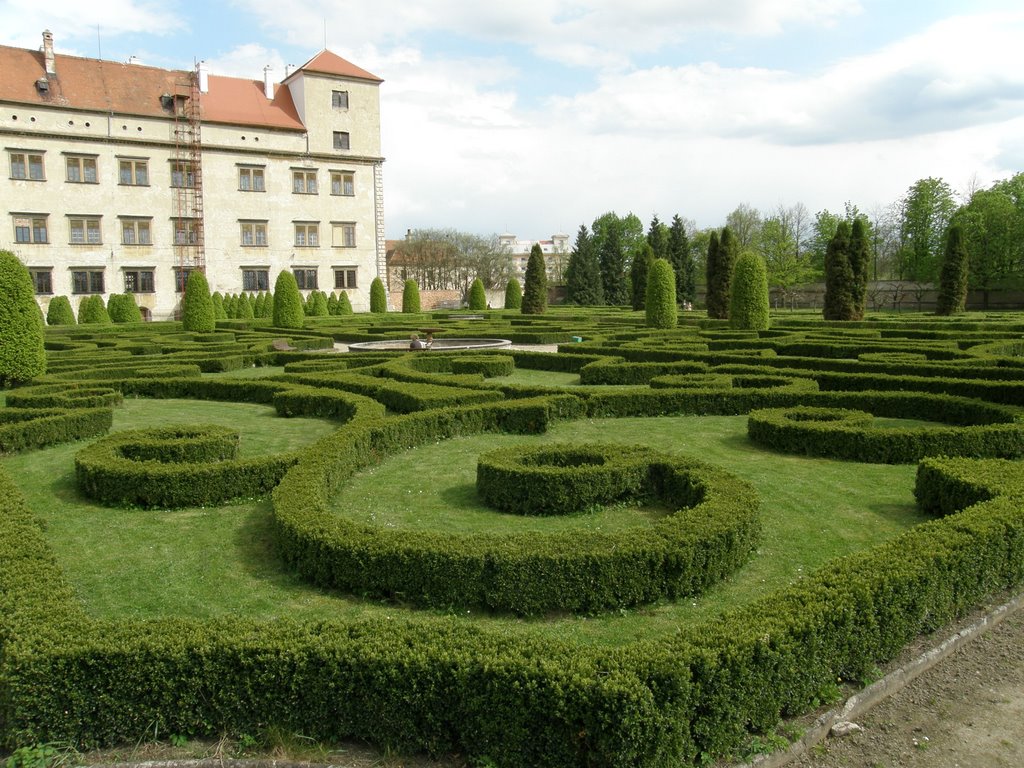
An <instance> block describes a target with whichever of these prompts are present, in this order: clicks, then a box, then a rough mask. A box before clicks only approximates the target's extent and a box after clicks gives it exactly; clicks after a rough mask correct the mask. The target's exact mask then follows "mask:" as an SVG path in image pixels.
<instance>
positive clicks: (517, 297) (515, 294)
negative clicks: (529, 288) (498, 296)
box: [505, 277, 523, 309]
mask: <svg viewBox="0 0 1024 768" xmlns="http://www.w3.org/2000/svg"><path fill="white" fill-rule="evenodd" d="M522 306H523V289H522V287H521V286H520V285H519V281H518V280H516V279H515V278H514V277H510V278H509V280H508V283H507V284H506V285H505V309H520V308H521V307H522Z"/></svg>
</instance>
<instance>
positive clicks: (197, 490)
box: [75, 425, 298, 508]
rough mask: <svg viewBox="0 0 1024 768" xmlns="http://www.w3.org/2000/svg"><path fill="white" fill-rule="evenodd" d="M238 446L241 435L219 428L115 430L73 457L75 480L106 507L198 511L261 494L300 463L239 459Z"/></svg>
mask: <svg viewBox="0 0 1024 768" xmlns="http://www.w3.org/2000/svg"><path fill="white" fill-rule="evenodd" d="M237 446H238V434H237V432H235V431H234V430H232V429H229V428H227V427H220V426H216V425H195V426H189V427H166V428H163V429H145V430H130V431H123V432H115V433H114V434H113V435H110V436H108V437H105V438H102V439H100V440H97V441H96V442H95V443H93V444H92V445H90V446H88V447H86V448H83V449H82V450H80V451H79V452H78V453H77V454H76V455H75V479H76V481H77V483H78V488H79V490H80V491H81V492H82V493H84V494H85V495H86V496H88V497H89V498H92V499H96V500H97V501H100V502H102V503H104V504H111V505H127V506H140V507H147V508H151V507H165V508H166V507H198V506H206V505H211V504H220V503H222V502H224V501H228V500H230V499H236V498H242V497H253V496H262V495H263V494H265V493H267V492H268V491H270V490H271V489H272V488H273V487H274V486H276V485H277V484H278V482H280V480H281V478H282V477H283V476H284V473H285V472H286V471H287V470H288V468H289V467H291V466H292V465H293V464H295V462H296V461H297V460H298V456H297V455H296V454H294V453H285V454H280V455H276V456H259V457H253V458H248V459H236V458H235V454H236V452H237Z"/></svg>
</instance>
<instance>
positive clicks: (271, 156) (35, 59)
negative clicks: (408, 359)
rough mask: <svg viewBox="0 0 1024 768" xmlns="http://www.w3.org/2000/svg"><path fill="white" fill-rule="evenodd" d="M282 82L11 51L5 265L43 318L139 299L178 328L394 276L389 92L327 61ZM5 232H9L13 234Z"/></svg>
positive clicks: (2, 163) (356, 298)
mask: <svg viewBox="0 0 1024 768" xmlns="http://www.w3.org/2000/svg"><path fill="white" fill-rule="evenodd" d="M284 74H285V77H284V79H283V81H281V82H280V83H275V82H273V81H272V78H271V75H270V71H269V68H268V69H267V70H265V71H264V72H263V76H262V78H257V79H252V80H250V79H244V78H236V77H220V76H217V75H214V74H211V73H209V72H208V71H207V70H206V67H205V65H203V64H200V65H199V66H198V67H197V69H196V70H195V71H192V72H189V71H179V70H166V69H159V68H156V67H148V66H142V65H140V64H136V63H134V62H129V63H121V62H111V61H104V60H100V59H89V58H81V57H77V56H65V55H61V54H57V53H55V52H54V45H53V36H52V35H51V34H50V33H49V32H44V33H43V45H42V47H41V48H40V49H39V50H38V51H33V50H25V49H20V48H12V47H7V46H0V249H5V250H10V251H13V252H14V253H15V254H16V255H17V256H18V257H19V258H20V259H21V260H22V262H23V263H24V264H25V266H27V267H28V268H29V271H30V273H31V274H32V278H33V281H34V283H35V290H36V296H37V299H38V300H39V303H40V306H42V308H43V310H44V311H45V310H46V308H47V306H48V304H49V301H50V299H51V297H53V296H59V295H66V296H69V297H70V298H71V302H72V306H73V307H75V308H77V306H78V304H79V303H80V301H81V299H82V298H84V297H85V296H87V295H93V294H100V295H102V296H103V297H104V299H105V300H106V299H107V298H108V297H109V295H110V294H113V293H122V292H128V293H132V294H134V295H135V298H136V301H137V303H138V304H139V306H140V307H141V308H142V310H143V314H144V316H145V317H147V318H152V319H158V320H163V319H167V318H170V317H173V316H174V315H175V313H176V312H177V311H178V309H179V307H180V299H181V295H182V290H183V287H184V284H185V280H186V278H187V276H188V274H189V273H190V272H191V271H194V270H203V271H204V272H205V273H206V277H207V281H208V282H209V284H210V290H211V291H220V292H222V293H240V292H243V291H265V290H268V289H269V290H272V289H273V286H274V283H275V281H276V278H277V275H278V274H279V273H280V272H282V271H285V270H287V271H290V272H292V273H294V275H295V277H296V280H297V281H298V284H299V288H300V289H301V290H302V291H303V292H304V293H308V292H309V291H310V290H313V289H319V290H323V291H326V292H328V293H330V292H331V291H339V292H340V291H344V292H346V293H348V295H349V298H350V300H351V303H352V305H353V307H354V308H355V309H356V310H357V311H359V310H365V309H368V308H369V287H370V282H371V281H372V279H373V278H374V277H377V276H383V275H384V273H385V243H384V207H383V180H382V175H381V170H382V164H383V160H384V159H383V157H381V147H380V100H379V90H380V88H379V86H380V83H381V82H382V81H381V79H380V78H378V77H377V76H375V75H372V74H370V73H369V72H367V71H365V70H363V69H361V68H359V67H357V66H356V65H354V64H352V63H350V62H348V61H346V60H345V59H343V58H341V57H340V56H337V55H336V54H334V53H331V52H330V51H327V50H323V51H321V52H320V53H318V54H317V55H316V56H314V57H313V58H312V59H310V60H309V61H307V62H306V63H305V64H303V65H302V66H300V67H297V68H296V67H290V68H289V69H288V70H287V71H286V72H285V73H284ZM3 219H6V222H5V221H4V220H3Z"/></svg>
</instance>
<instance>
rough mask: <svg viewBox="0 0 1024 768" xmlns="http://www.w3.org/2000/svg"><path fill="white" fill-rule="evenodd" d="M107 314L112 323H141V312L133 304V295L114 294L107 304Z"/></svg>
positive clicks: (136, 305)
mask: <svg viewBox="0 0 1024 768" xmlns="http://www.w3.org/2000/svg"><path fill="white" fill-rule="evenodd" d="M107 313H108V314H109V315H110V320H111V321H112V322H114V323H141V322H142V310H140V309H139V305H138V304H136V303H135V294H133V293H114V294H111V296H110V301H109V302H107Z"/></svg>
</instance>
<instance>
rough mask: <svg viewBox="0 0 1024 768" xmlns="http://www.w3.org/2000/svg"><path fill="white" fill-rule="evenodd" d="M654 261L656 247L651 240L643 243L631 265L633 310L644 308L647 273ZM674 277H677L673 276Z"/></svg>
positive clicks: (630, 281)
mask: <svg viewBox="0 0 1024 768" xmlns="http://www.w3.org/2000/svg"><path fill="white" fill-rule="evenodd" d="M652 261H654V249H653V248H651V244H650V243H649V242H645V243H641V245H640V250H639V251H637V252H636V254H634V256H633V261H632V262H631V263H630V265H629V285H630V302H631V303H632V306H633V311H634V312H636V311H639V310H641V309H643V308H644V303H645V301H646V296H647V273H648V272H649V271H650V268H651V262H652ZM673 279H675V278H674V277H673Z"/></svg>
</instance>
